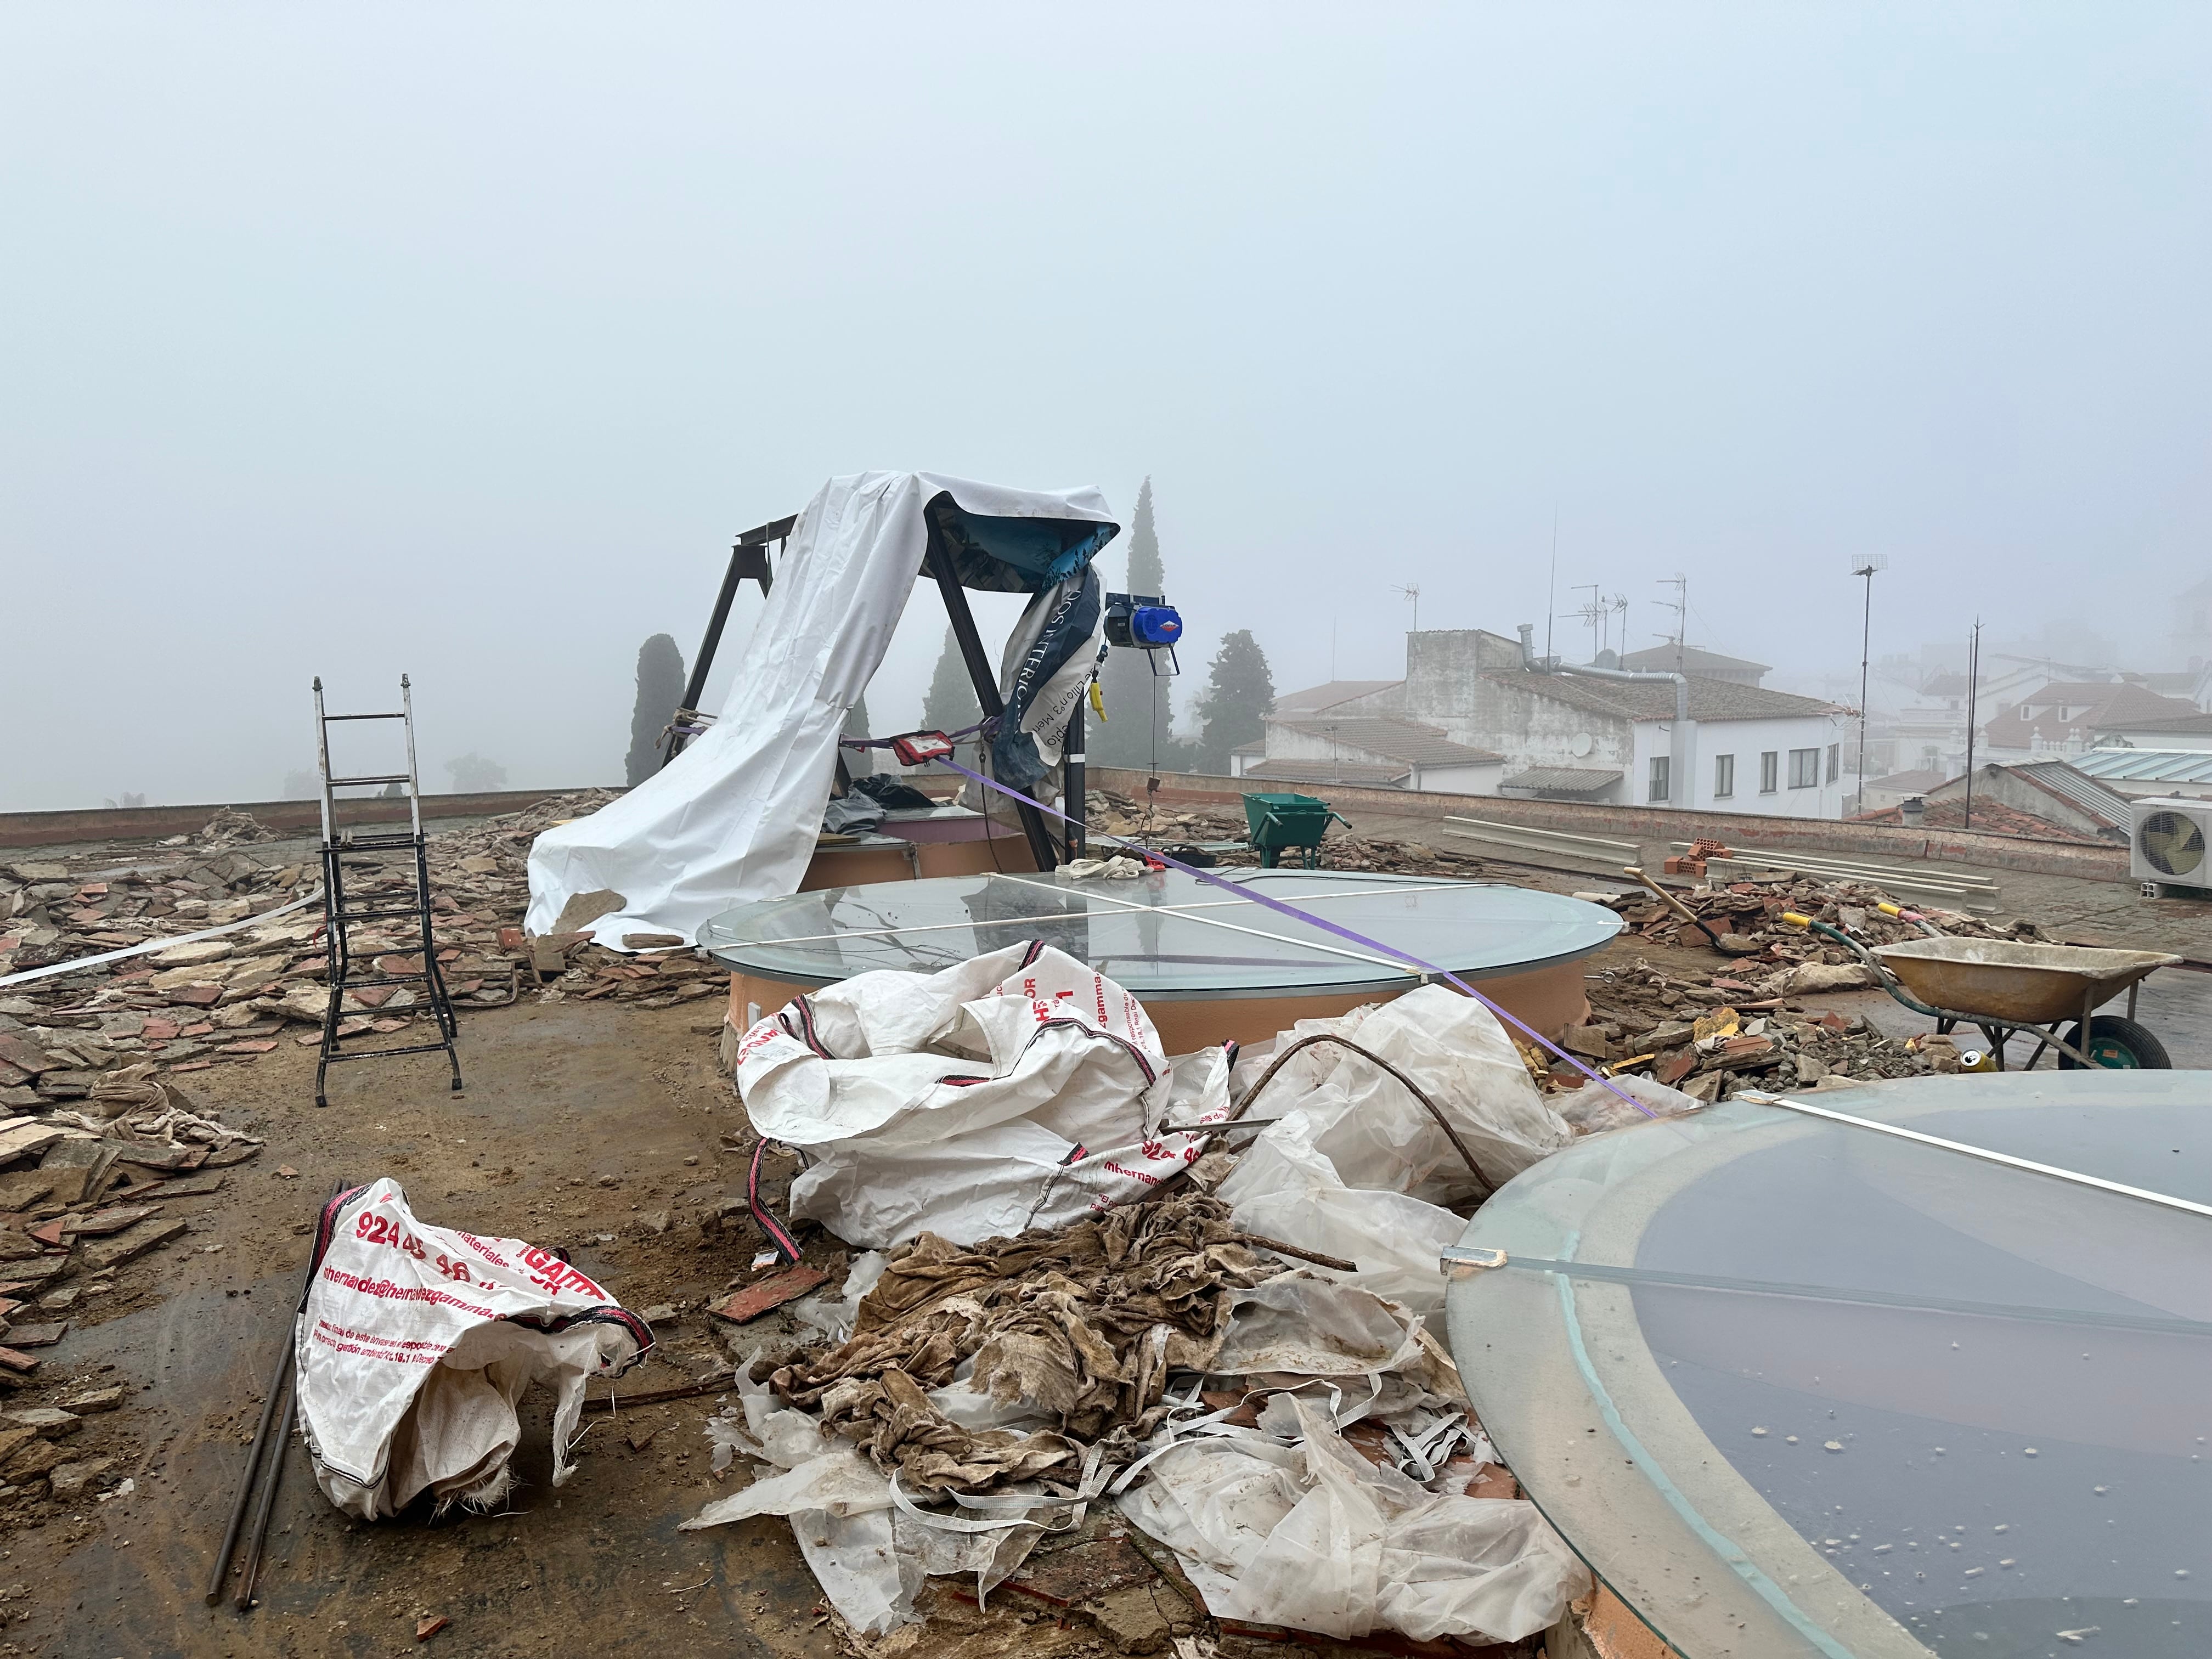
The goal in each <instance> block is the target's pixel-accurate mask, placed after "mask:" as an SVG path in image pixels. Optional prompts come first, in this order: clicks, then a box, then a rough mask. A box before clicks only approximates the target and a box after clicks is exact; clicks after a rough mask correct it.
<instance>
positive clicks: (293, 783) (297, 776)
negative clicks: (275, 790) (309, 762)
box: [277, 770, 323, 800]
mask: <svg viewBox="0 0 2212 1659" xmlns="http://www.w3.org/2000/svg"><path fill="white" fill-rule="evenodd" d="M321 793H323V781H322V779H321V778H320V777H319V776H317V775H315V774H314V773H313V772H302V771H297V770H295V771H290V772H287V773H286V774H285V775H284V793H283V794H281V795H279V796H278V797H277V799H279V800H313V799H314V798H315V797H316V796H318V795H319V794H321Z"/></svg>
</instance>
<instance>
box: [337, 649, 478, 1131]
mask: <svg viewBox="0 0 2212 1659" xmlns="http://www.w3.org/2000/svg"><path fill="white" fill-rule="evenodd" d="M341 720H398V722H399V723H400V725H401V727H402V729H403V730H404V732H405V733H406V737H407V769H406V770H405V771H404V772H392V773H383V774H379V775H375V776H363V777H357V778H356V777H334V776H332V775H331V726H333V725H335V724H337V722H338V721H341ZM315 749H316V755H317V757H318V759H319V763H320V766H321V772H322V783H323V846H322V855H323V929H324V948H325V952H326V955H327V958H328V961H329V963H330V977H329V984H330V1002H329V1005H328V1006H327V1007H325V1010H324V1012H323V1050H322V1056H321V1058H320V1059H319V1060H317V1061H316V1064H315V1104H316V1105H318V1106H327V1105H328V1104H330V1102H329V1100H328V1099H327V1098H326V1097H325V1094H324V1085H323V1079H324V1074H325V1073H327V1072H328V1071H329V1070H330V1068H331V1064H332V1063H333V1062H334V1061H337V1060H386V1059H390V1058H391V1057H392V1056H394V1055H397V1054H434V1053H436V1052H437V1051H439V1050H441V1049H442V1050H444V1052H445V1055H446V1059H447V1062H448V1063H449V1064H450V1065H451V1066H453V1088H454V1090H455V1091H457V1092H458V1091H459V1089H460V1086H461V1060H460V1055H459V1054H458V1053H456V1052H455V1050H454V1048H453V1039H454V1036H456V1034H457V1032H458V1029H459V1027H458V1022H457V1021H456V1020H455V1019H454V1017H453V999H452V998H451V997H449V996H448V995H447V994H446V975H445V971H444V970H443V969H441V967H440V966H439V965H438V940H437V936H436V934H435V932H434V931H433V930H432V927H431V921H430V860H429V854H428V848H427V842H426V838H425V836H424V835H423V832H422V787H421V785H420V784H419V782H418V781H417V780H416V770H415V696H414V692H413V690H411V689H410V686H409V684H408V681H407V676H406V675H404V674H402V675H401V676H400V677H399V710H398V713H397V714H330V713H327V712H325V709H324V708H323V681H322V676H320V675H317V676H316V677H315ZM377 785H382V786H384V787H386V789H387V790H390V789H392V788H394V787H398V788H401V789H404V795H405V799H406V801H407V820H408V827H407V829H406V830H405V831H404V833H403V832H401V831H399V830H397V829H392V830H380V829H372V828H370V827H368V826H366V825H363V826H359V827H356V828H353V829H339V828H338V826H337V807H338V799H337V793H336V792H337V790H340V789H343V788H349V787H360V786H369V787H374V786H377ZM386 860H388V862H387V861H386ZM349 863H351V864H352V865H354V866H356V868H360V867H362V866H364V865H366V866H368V868H369V869H370V870H371V871H372V872H374V873H373V877H372V878H371V879H369V880H368V881H364V882H361V883H359V884H358V885H359V886H360V887H361V888H362V892H361V893H360V894H359V896H358V897H357V898H356V897H355V896H351V895H349V891H348V887H347V881H346V868H347V866H348V864H349ZM401 918H408V919H411V920H412V921H414V923H415V924H416V927H415V929H414V930H411V931H418V932H419V936H420V940H421V943H420V945H419V947H418V948H419V949H420V951H421V952H422V956H421V967H420V969H419V971H415V972H403V973H386V972H381V971H379V970H378V969H377V967H376V964H375V961H374V957H372V959H371V960H370V961H369V962H368V963H367V964H365V965H366V967H367V968H368V971H367V972H363V971H362V968H363V966H364V964H362V963H359V962H358V961H357V960H356V957H355V954H354V947H353V933H352V930H353V928H354V927H356V925H358V924H360V923H363V922H379V921H398V920H400V919H401ZM379 985H390V986H394V987H398V986H406V985H419V986H420V987H422V995H423V1000H424V1002H425V1003H426V1004H427V1005H428V1010H429V1012H430V1015H431V1017H432V1018H434V1019H435V1020H436V1022H437V1026H438V1041H437V1042H410V1043H405V1044H403V1045H401V1046H399V1047H398V1048H352V1049H348V1048H342V1047H341V1046H340V1043H341V1042H342V1039H341V1038H340V1036H339V1035H338V1026H339V1025H340V1024H341V1023H342V1022H343V1016H342V1015H341V1013H340V1012H339V1011H340V1008H341V1006H342V1005H343V1003H344V1001H345V998H346V993H347V992H349V991H354V990H360V989H362V988H365V987H372V986H379ZM356 1035H358V1034H356Z"/></svg>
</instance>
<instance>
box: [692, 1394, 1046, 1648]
mask: <svg viewBox="0 0 2212 1659" xmlns="http://www.w3.org/2000/svg"><path fill="white" fill-rule="evenodd" d="M760 1361H761V1355H760V1353H759V1352H757V1351H756V1352H754V1353H753V1354H751V1355H750V1356H749V1357H748V1358H746V1359H745V1360H744V1363H742V1364H740V1365H739V1366H738V1374H737V1379H736V1383H735V1387H736V1389H737V1393H738V1410H737V1411H736V1412H735V1413H724V1414H723V1415H721V1416H719V1417H716V1418H714V1419H710V1420H709V1421H708V1425H707V1438H708V1442H709V1443H710V1444H712V1445H713V1446H714V1468H715V1471H716V1473H718V1474H719V1473H720V1472H721V1471H722V1470H723V1469H725V1468H727V1467H728V1466H729V1462H730V1457H731V1453H732V1452H733V1451H737V1452H743V1453H744V1454H745V1455H748V1456H750V1457H754V1458H757V1459H758V1460H760V1461H761V1462H764V1463H767V1464H769V1466H771V1467H772V1468H774V1469H775V1471H776V1472H775V1473H774V1474H764V1475H763V1476H762V1477H761V1478H759V1479H757V1480H754V1481H753V1482H752V1483H751V1484H750V1486H745V1487H744V1488H742V1489H741V1490H739V1491H738V1492H732V1494H731V1495H730V1496H729V1497H727V1498H717V1499H716V1500H715V1501H714V1502H713V1503H711V1504H708V1505H707V1506H706V1508H704V1509H702V1510H700V1511H699V1513H698V1514H696V1515H695V1516H692V1517H691V1518H690V1520H689V1521H685V1522H682V1523H681V1524H680V1527H679V1528H678V1529H679V1530H681V1531H684V1532H697V1531H701V1530H702V1529H704V1528H708V1527H720V1526H727V1525H729V1524H730V1523H731V1522H737V1521H744V1520H749V1519H750V1518H751V1517H752V1516H757V1515H781V1516H788V1517H789V1519H790V1521H791V1530H792V1535H793V1537H794V1538H796V1539H797V1540H798V1541H799V1553H800V1554H802V1555H804V1556H805V1558H806V1565H807V1566H808V1568H809V1569H810V1570H811V1571H812V1572H813V1574H814V1577H815V1582H816V1583H819V1584H820V1585H821V1586H822V1592H823V1595H825V1596H827V1597H828V1598H829V1604H830V1605H831V1606H832V1607H836V1609H837V1613H838V1616H839V1617H841V1618H842V1619H843V1620H845V1622H846V1623H847V1624H848V1625H849V1626H852V1627H853V1628H854V1630H856V1631H859V1632H861V1633H862V1634H864V1635H869V1636H880V1635H883V1634H884V1633H885V1632H889V1631H891V1630H894V1629H896V1627H897V1626H901V1625H910V1624H916V1623H919V1622H920V1618H921V1616H920V1615H919V1614H918V1613H915V1607H914V1603H915V1595H917V1594H919V1593H920V1591H921V1586H922V1583H923V1582H924V1581H925V1580H926V1579H927V1578H929V1577H933V1576H934V1575H939V1574H950V1573H960V1574H966V1573H971V1572H972V1573H974V1574H975V1584H976V1593H977V1595H978V1596H979V1597H981V1596H982V1595H987V1594H988V1592H989V1591H990V1590H992V1589H995V1588H996V1587H997V1586H998V1585H999V1583H1001V1582H1002V1581H1003V1580H1004V1579H1005V1578H1006V1575H1007V1574H1009V1573H1011V1572H1012V1571H1014V1569H1015V1568H1017V1567H1018V1566H1020V1565H1021V1564H1022V1563H1023V1562H1024V1560H1025V1559H1028V1556H1029V1553H1030V1550H1031V1549H1033V1548H1035V1547H1036V1542H1037V1541H1038V1540H1039V1539H1040V1538H1042V1536H1043V1535H1044V1533H1045V1530H1046V1528H1047V1526H1048V1524H1051V1523H1052V1522H1053V1521H1054V1518H1055V1516H1057V1515H1058V1514H1060V1513H1064V1512H1065V1511H1066V1509H1067V1505H1066V1504H1064V1503H1059V1502H1056V1501H1055V1500H1054V1499H1053V1498H1051V1497H1050V1496H1049V1495H1047V1494H1040V1496H1039V1502H1038V1504H1037V1507H1036V1508H1035V1509H1034V1510H1013V1511H1011V1512H1008V1513H1006V1514H1005V1515H1001V1516H997V1517H996V1518H998V1519H1002V1520H1007V1521H1011V1522H1014V1523H1015V1524H1012V1525H1007V1526H1003V1527H996V1528H992V1529H990V1530H987V1531H976V1532H969V1531H963V1530H958V1529H955V1528H948V1527H945V1526H941V1525H933V1524H931V1522H930V1521H929V1518H928V1517H927V1516H917V1515H915V1512H914V1511H913V1510H912V1509H911V1507H905V1506H902V1505H901V1504H899V1501H898V1496H897V1494H896V1493H895V1492H893V1491H892V1488H891V1482H890V1477H889V1476H888V1475H886V1474H884V1472H883V1471H882V1470H880V1469H878V1468H876V1466H875V1465H874V1464H872V1463H871V1462H869V1461H868V1460H867V1459H866V1457H865V1456H863V1455H861V1454H860V1450H859V1449H858V1448H856V1447H855V1446H854V1444H853V1443H851V1442H850V1441H848V1440H842V1439H828V1438H824V1437H823V1433H822V1430H821V1425H819V1423H818V1422H817V1419H814V1418H812V1417H811V1416H809V1415H808V1414H807V1413H805V1412H801V1411H795V1410H793V1409H791V1408H789V1407H779V1406H778V1405H777V1404H776V1401H775V1395H774V1394H773V1393H772V1392H771V1391H770V1389H769V1386H768V1385H767V1384H766V1383H763V1382H759V1381H757V1380H756V1378H755V1376H754V1372H755V1371H756V1370H757V1369H758V1368H759V1365H760Z"/></svg>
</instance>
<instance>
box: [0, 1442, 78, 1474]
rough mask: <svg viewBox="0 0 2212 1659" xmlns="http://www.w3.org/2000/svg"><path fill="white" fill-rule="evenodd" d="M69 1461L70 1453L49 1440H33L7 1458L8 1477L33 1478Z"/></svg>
mask: <svg viewBox="0 0 2212 1659" xmlns="http://www.w3.org/2000/svg"><path fill="white" fill-rule="evenodd" d="M69 1461H70V1455H69V1454H68V1453H67V1452H65V1451H64V1450H63V1449H61V1448H60V1447H59V1446H58V1445H56V1444H55V1443H53V1442H52V1441H51V1440H33V1442H31V1443H30V1444H29V1445H27V1446H25V1447H24V1448H23V1449H21V1451H19V1452H17V1453H16V1454H15V1455H14V1456H13V1457H11V1458H9V1460H8V1463H7V1474H8V1479H9V1480H13V1481H22V1480H37V1479H38V1478H39V1477H40V1475H42V1474H46V1471H47V1470H49V1469H58V1468H60V1467H61V1466H62V1465H63V1464H64V1463H66V1462H69Z"/></svg>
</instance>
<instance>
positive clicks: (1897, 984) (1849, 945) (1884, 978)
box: [1782, 910, 1948, 1019]
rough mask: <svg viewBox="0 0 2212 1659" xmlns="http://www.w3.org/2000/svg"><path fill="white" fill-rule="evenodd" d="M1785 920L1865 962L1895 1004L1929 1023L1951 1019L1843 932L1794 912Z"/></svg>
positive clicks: (1789, 911) (1878, 958)
mask: <svg viewBox="0 0 2212 1659" xmlns="http://www.w3.org/2000/svg"><path fill="white" fill-rule="evenodd" d="M1782 920H1783V921H1787V922H1793V923H1795V924H1796V926H1798V927H1803V928H1806V929H1808V930H1809V931H1810V932H1813V933H1818V934H1820V936H1821V937H1822V938H1824V939H1833V940H1835V942H1836V943H1837V944H1838V945H1842V946H1843V947H1844V949H1845V950H1846V951H1850V952H1851V954H1852V955H1854V956H1856V957H1857V958H1858V959H1859V960H1860V961H1861V962H1863V963H1866V965H1867V966H1868V967H1869V968H1871V969H1874V971H1875V978H1877V979H1879V980H1880V981H1881V988H1882V989H1883V990H1885V991H1887V992H1888V993H1889V994H1890V995H1891V996H1892V997H1893V998H1894V999H1895V1000H1898V1001H1899V1002H1901V1003H1903V1004H1904V1005H1905V1006H1906V1007H1908V1008H1910V1009H1911V1010H1912V1012H1914V1013H1916V1014H1925V1015H1927V1016H1928V1018H1930V1019H1943V1018H1948V1016H1946V1015H1945V1014H1944V1012H1943V1011H1942V1009H1940V1008H1930V1007H1929V1006H1928V1005H1927V1004H1926V1003H1924V1002H1923V1001H1921V1000H1920V999H1919V998H1918V997H1916V996H1914V995H1913V994H1912V993H1911V992H1910V991H1908V990H1906V989H1905V986H1904V984H1903V983H1902V982H1901V981H1899V979H1898V977H1897V975H1895V974H1893V973H1891V972H1890V971H1889V969H1888V967H1887V965H1886V964H1885V963H1883V962H1882V960H1881V957H1877V956H1876V955H1875V953H1874V952H1873V951H1869V950H1868V949H1867V948H1866V946H1865V945H1862V944H1860V943H1859V942H1858V941H1857V939H1853V938H1852V937H1851V936H1850V934H1849V933H1845V932H1844V931H1843V929H1842V928H1840V927H1829V926H1828V924H1827V923H1826V922H1825V921H1814V920H1813V918H1812V917H1810V916H1806V915H1799V914H1798V913H1797V912H1796V911H1795V910H1784V912H1783V913H1782Z"/></svg>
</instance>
